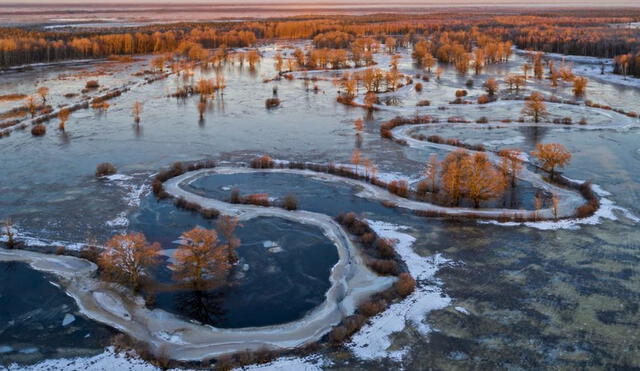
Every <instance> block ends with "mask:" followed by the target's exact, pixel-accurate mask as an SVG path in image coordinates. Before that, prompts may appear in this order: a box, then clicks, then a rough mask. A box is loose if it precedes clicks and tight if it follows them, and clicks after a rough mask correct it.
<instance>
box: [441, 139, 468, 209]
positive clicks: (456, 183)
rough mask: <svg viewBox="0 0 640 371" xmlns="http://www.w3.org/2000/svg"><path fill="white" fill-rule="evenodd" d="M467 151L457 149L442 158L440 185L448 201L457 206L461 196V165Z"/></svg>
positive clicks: (462, 175) (462, 174) (466, 155)
mask: <svg viewBox="0 0 640 371" xmlns="http://www.w3.org/2000/svg"><path fill="white" fill-rule="evenodd" d="M468 156H469V153H468V152H467V151H466V150H464V149H457V150H455V151H453V152H451V153H449V154H448V155H447V157H445V158H444V160H443V161H442V163H441V164H440V166H441V176H440V187H441V189H442V191H444V193H445V195H446V196H447V198H448V199H449V202H450V203H451V204H452V205H454V206H458V205H459V204H460V198H461V197H462V191H463V189H462V186H463V180H464V179H463V177H464V173H463V165H464V162H465V158H467V157H468Z"/></svg>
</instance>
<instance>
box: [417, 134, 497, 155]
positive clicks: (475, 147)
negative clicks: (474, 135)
mask: <svg viewBox="0 0 640 371" xmlns="http://www.w3.org/2000/svg"><path fill="white" fill-rule="evenodd" d="M427 141H428V142H431V143H437V144H446V145H449V146H454V147H460V148H466V149H468V150H472V151H478V152H484V151H485V150H486V149H485V148H484V145H482V144H468V143H464V142H462V141H460V140H459V139H454V138H443V137H441V136H440V135H429V136H428V137H427Z"/></svg>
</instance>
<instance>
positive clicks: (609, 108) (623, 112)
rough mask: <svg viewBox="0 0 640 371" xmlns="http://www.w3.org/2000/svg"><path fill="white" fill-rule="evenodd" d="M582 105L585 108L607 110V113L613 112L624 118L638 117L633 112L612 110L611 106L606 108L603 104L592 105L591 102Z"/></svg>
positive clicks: (619, 109)
mask: <svg viewBox="0 0 640 371" xmlns="http://www.w3.org/2000/svg"><path fill="white" fill-rule="evenodd" d="M584 104H585V105H586V106H587V107H592V108H600V109H603V110H607V111H614V112H617V113H619V114H622V115H626V116H628V117H631V118H638V116H639V115H638V113H637V112H633V111H630V112H627V111H625V110H623V109H621V108H612V107H611V106H608V105H605V104H599V103H594V102H593V101H591V100H587V101H585V102H584Z"/></svg>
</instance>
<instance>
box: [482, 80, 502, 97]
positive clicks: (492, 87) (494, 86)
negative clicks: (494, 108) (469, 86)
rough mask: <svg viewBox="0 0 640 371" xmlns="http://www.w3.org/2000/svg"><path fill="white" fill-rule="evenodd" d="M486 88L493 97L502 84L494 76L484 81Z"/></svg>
mask: <svg viewBox="0 0 640 371" xmlns="http://www.w3.org/2000/svg"><path fill="white" fill-rule="evenodd" d="M483 86H484V90H485V91H486V92H487V94H489V96H491V97H493V96H494V95H496V93H497V92H498V89H499V88H500V85H498V81H497V80H496V79H494V78H493V77H492V78H490V79H488V80H487V82H485V83H484V85H483Z"/></svg>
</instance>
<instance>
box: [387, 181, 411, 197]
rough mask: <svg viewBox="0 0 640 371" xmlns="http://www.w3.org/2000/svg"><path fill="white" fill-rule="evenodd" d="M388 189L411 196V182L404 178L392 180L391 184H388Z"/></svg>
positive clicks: (401, 194)
mask: <svg viewBox="0 0 640 371" xmlns="http://www.w3.org/2000/svg"><path fill="white" fill-rule="evenodd" d="M387 190H388V191H389V192H390V193H393V194H395V195H398V196H400V197H404V198H407V197H409V182H407V181H406V180H404V179H402V180H392V181H391V182H389V185H387Z"/></svg>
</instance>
